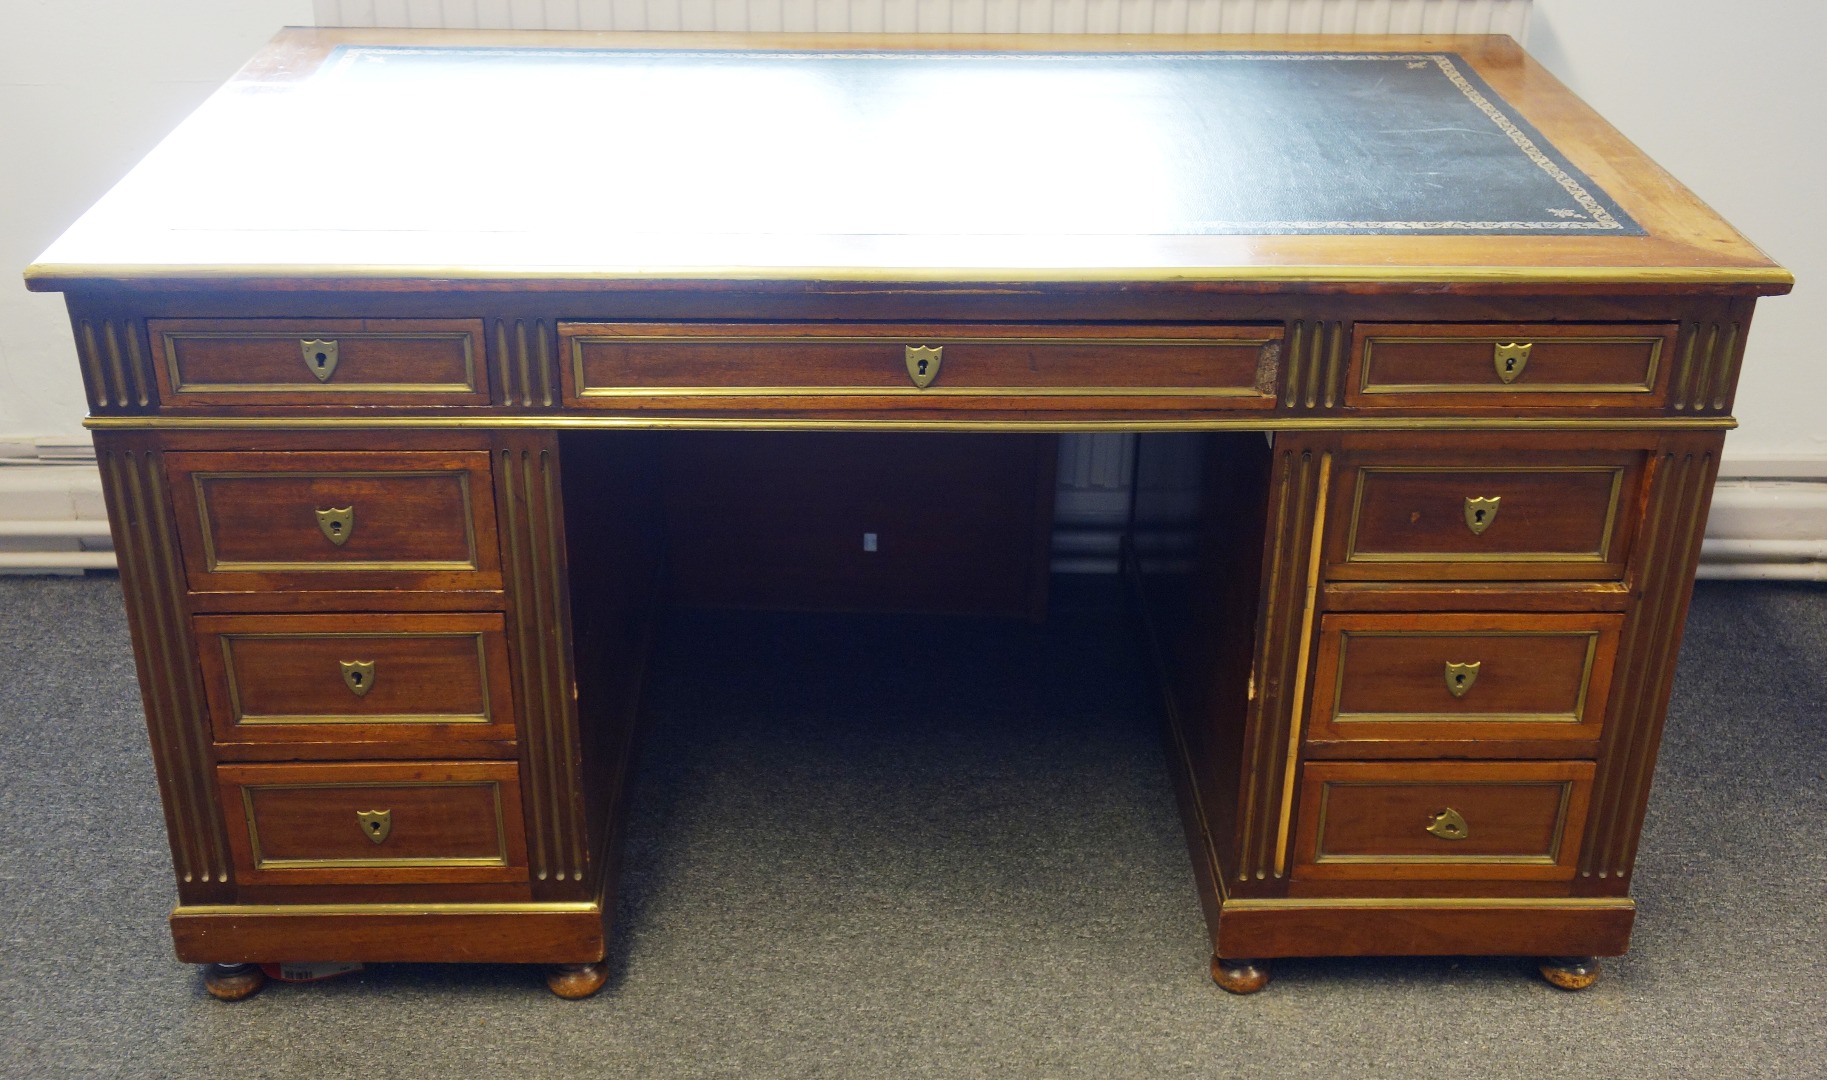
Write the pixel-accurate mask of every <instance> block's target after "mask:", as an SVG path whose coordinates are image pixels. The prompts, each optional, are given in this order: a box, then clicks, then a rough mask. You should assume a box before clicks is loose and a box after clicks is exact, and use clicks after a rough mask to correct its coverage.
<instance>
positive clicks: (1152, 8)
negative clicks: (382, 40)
mask: <svg viewBox="0 0 1827 1080" xmlns="http://www.w3.org/2000/svg"><path fill="white" fill-rule="evenodd" d="M1529 4H1530V0H315V10H316V16H317V24H318V25H319V26H409V27H454V28H482V29H501V30H725V31H744V30H746V31H785V32H789V33H805V32H814V31H817V32H831V33H924V34H1014V33H1024V34H1508V35H1510V36H1511V37H1513V38H1515V39H1517V40H1518V41H1521V40H1523V38H1524V35H1525V34H1526V33H1527V30H1528V24H1529Z"/></svg>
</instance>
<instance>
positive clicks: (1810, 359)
mask: <svg viewBox="0 0 1827 1080" xmlns="http://www.w3.org/2000/svg"><path fill="white" fill-rule="evenodd" d="M1824 39H1827V4H1823V3H1821V2H1820V0H1749V2H1742V3H1730V2H1726V0H1535V13H1534V15H1533V17H1532V19H1531V21H1530V25H1529V51H1530V52H1531V53H1533V54H1534V55H1535V56H1536V58H1537V59H1539V60H1540V61H1541V62H1542V63H1543V64H1545V65H1546V66H1547V67H1548V68H1549V69H1550V70H1552V71H1553V72H1554V73H1555V75H1557V76H1558V77H1559V78H1560V79H1561V80H1562V81H1563V82H1565V83H1567V84H1568V85H1569V86H1571V87H1572V88H1573V90H1574V92H1575V93H1577V94H1579V95H1580V96H1581V97H1583V98H1585V99H1586V101H1587V102H1588V103H1589V104H1591V105H1592V106H1593V107H1594V108H1596V109H1598V111H1599V112H1600V113H1601V114H1603V115H1604V116H1605V118H1606V119H1607V120H1610V121H1611V122H1612V124H1613V125H1615V126H1616V127H1617V128H1618V129H1619V130H1621V131H1622V132H1623V133H1624V134H1625V135H1626V136H1628V137H1629V138H1630V139H1631V140H1632V141H1634V142H1635V143H1636V144H1637V145H1638V146H1640V147H1642V148H1643V149H1644V150H1645V151H1647V152H1648V154H1649V156H1650V157H1652V158H1654V159H1655V160H1656V161H1658V162H1660V163H1661V164H1662V166H1663V167H1664V168H1666V169H1668V170H1669V171H1670V172H1672V173H1674V174H1675V176H1676V177H1678V178H1679V179H1680V180H1681V182H1682V183H1684V184H1686V185H1687V186H1688V187H1689V188H1692V189H1693V190H1694V192H1695V193H1696V194H1698V195H1699V196H1700V197H1701V198H1702V199H1705V200H1706V201H1707V203H1708V204H1710V205H1711V206H1712V207H1713V208H1714V209H1716V210H1718V211H1719V212H1720V213H1721V214H1723V215H1724V216H1725V218H1726V220H1727V221H1730V222H1731V223H1732V224H1733V225H1735V226H1737V227H1738V229H1739V231H1741V232H1743V233H1744V234H1745V235H1747V236H1749V237H1750V238H1751V240H1752V241H1753V242H1754V243H1756V244H1757V245H1758V246H1760V247H1762V248H1763V249H1764V251H1766V252H1768V253H1769V254H1770V256H1771V257H1772V258H1774V259H1776V260H1777V261H1778V262H1780V263H1782V264H1783V265H1785V266H1787V267H1788V268H1789V269H1790V270H1791V271H1793V272H1794V274H1795V277H1796V282H1797V284H1796V287H1795V292H1794V293H1792V294H1790V295H1789V296H1786V297H1778V298H1774V299H1767V300H1763V301H1761V302H1759V304H1758V307H1757V317H1756V319H1755V320H1754V322H1753V325H1752V332H1751V336H1750V339H1749V347H1748V349H1747V350H1746V355H1745V366H1744V374H1743V375H1742V376H1741V378H1740V381H1739V390H1738V401H1737V404H1736V405H1735V407H1734V408H1733V412H1734V414H1735V415H1736V416H1737V417H1738V419H1739V422H1740V425H1741V426H1740V428H1739V430H1738V431H1736V432H1734V433H1733V434H1732V435H1731V436H1730V437H1729V438H1728V439H1727V440H1726V457H1727V459H1728V471H1738V472H1740V473H1741V474H1742V473H1755V474H1761V475H1798V474H1802V475H1814V476H1823V477H1827V420H1823V419H1822V417H1823V416H1827V363H1823V362H1822V360H1823V358H1822V356H1821V355H1820V354H1821V346H1820V343H1821V341H1822V331H1821V325H1820V323H1821V304H1822V298H1823V297H1827V213H1823V212H1822V211H1823V207H1822V204H1823V202H1824V201H1827V180H1824V179H1823V171H1824V170H1827V64H1823V63H1822V61H1821V58H1820V55H1819V54H1818V53H1816V52H1815V50H1816V49H1817V48H1819V47H1820V43H1821V42H1822V41H1823V40H1824ZM1753 459H1755V462H1754V461H1753Z"/></svg>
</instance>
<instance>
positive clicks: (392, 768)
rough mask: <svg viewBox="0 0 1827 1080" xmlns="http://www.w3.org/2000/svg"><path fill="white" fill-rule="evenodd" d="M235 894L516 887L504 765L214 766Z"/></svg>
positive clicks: (519, 863)
mask: <svg viewBox="0 0 1827 1080" xmlns="http://www.w3.org/2000/svg"><path fill="white" fill-rule="evenodd" d="M216 775H217V780H218V784H219V788H220V791H221V798H222V809H223V813H224V815H225V817H226V818H227V820H228V821H229V822H230V823H231V827H230V829H229V835H230V843H231V846H232V847H233V848H234V853H235V866H236V878H237V880H239V881H240V882H241V883H243V884H258V885H279V884H300V885H302V884H311V883H316V884H325V885H330V884H340V885H359V884H408V883H425V882H503V881H525V880H526V879H527V868H526V838H525V836H524V834H523V833H522V831H521V818H520V785H519V781H518V767H517V766H515V765H514V764H513V763H511V762H470V763H460V762H430V763H426V762H413V763H399V764H374V763H352V764H351V763H345V764H334V765H329V764H325V765H221V766H218V767H217V770H216Z"/></svg>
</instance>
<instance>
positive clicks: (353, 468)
mask: <svg viewBox="0 0 1827 1080" xmlns="http://www.w3.org/2000/svg"><path fill="white" fill-rule="evenodd" d="M165 462H166V469H167V470H168V472H169V476H170V482H171V492H172V503H173V506H174V508H175V509H176V513H177V525H178V535H179V537H180V539H181V542H182V547H183V551H184V567H185V574H186V577H187V578H188V580H189V583H190V587H191V589H192V590H193V591H197V592H210V591H222V592H234V591H250V592H265V591H272V590H290V589H304V590H310V589H471V590H499V589H500V588H501V565H500V557H499V552H498V548H497V544H496V539H495V501H494V490H493V487H492V484H491V479H490V478H491V473H490V469H489V455H488V454H487V453H486V452H484V451H402V452H364V451H349V452H336V453H266V454H243V453H210V452H189V451H187V452H179V453H171V454H167V455H166V456H165Z"/></svg>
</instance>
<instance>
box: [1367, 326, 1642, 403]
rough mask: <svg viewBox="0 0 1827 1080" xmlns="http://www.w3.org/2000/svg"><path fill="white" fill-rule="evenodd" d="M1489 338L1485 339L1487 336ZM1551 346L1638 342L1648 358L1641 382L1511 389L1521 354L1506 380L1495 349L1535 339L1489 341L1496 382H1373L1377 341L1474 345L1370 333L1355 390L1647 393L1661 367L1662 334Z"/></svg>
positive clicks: (1558, 340)
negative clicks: (1646, 350)
mask: <svg viewBox="0 0 1827 1080" xmlns="http://www.w3.org/2000/svg"><path fill="white" fill-rule="evenodd" d="M1487 340H1488V339H1487ZM1553 342H1554V344H1555V345H1639V346H1643V347H1644V348H1646V349H1648V358H1647V359H1646V360H1645V362H1644V367H1643V379H1642V381H1641V382H1636V381H1632V382H1529V383H1525V384H1524V385H1522V386H1516V387H1512V385H1511V383H1512V381H1513V380H1515V379H1516V378H1518V377H1520V376H1521V375H1522V369H1523V368H1524V367H1525V366H1527V364H1528V359H1527V358H1526V357H1525V358H1523V359H1521V360H1518V361H1517V362H1516V366H1515V370H1514V371H1513V372H1511V373H1510V378H1508V379H1505V378H1504V374H1505V371H1504V359H1505V358H1504V355H1503V353H1502V352H1501V351H1500V350H1503V349H1506V348H1523V349H1532V348H1533V346H1534V342H1528V343H1526V344H1524V343H1521V342H1515V343H1505V342H1501V341H1492V342H1491V346H1492V349H1493V350H1494V353H1493V362H1494V363H1495V365H1496V368H1497V377H1498V379H1499V381H1498V382H1496V383H1487V382H1470V381H1468V382H1420V383H1397V382H1379V381H1377V375H1376V371H1375V369H1374V366H1373V364H1374V361H1375V358H1376V347H1377V346H1378V345H1466V344H1476V343H1477V342H1476V340H1475V339H1474V340H1473V341H1472V342H1468V341H1467V339H1465V338H1459V337H1383V336H1378V337H1372V338H1368V339H1366V340H1365V342H1364V362H1363V363H1362V364H1361V365H1360V367H1361V368H1362V375H1361V377H1360V378H1359V379H1358V393H1360V394H1366V395H1377V394H1506V393H1507V394H1652V393H1654V392H1655V389H1656V374H1657V372H1658V371H1660V370H1661V364H1662V345H1663V342H1664V338H1663V337H1661V336H1660V335H1655V336H1644V337H1636V336H1615V337H1614V336H1606V337H1587V336H1584V335H1582V336H1579V337H1563V336H1560V335H1556V336H1555V337H1554V339H1553Z"/></svg>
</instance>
